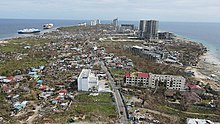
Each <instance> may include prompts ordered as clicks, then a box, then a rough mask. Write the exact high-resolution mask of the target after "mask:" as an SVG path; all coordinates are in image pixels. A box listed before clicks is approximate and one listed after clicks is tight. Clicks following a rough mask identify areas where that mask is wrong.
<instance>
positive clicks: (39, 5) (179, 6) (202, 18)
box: [0, 0, 220, 22]
mask: <svg viewBox="0 0 220 124" xmlns="http://www.w3.org/2000/svg"><path fill="white" fill-rule="evenodd" d="M219 12H220V0H0V18H22V19H23V18H24V19H74V20H82V19H98V18H99V19H102V20H103V19H104V20H111V19H113V18H116V17H118V18H119V19H120V20H140V19H158V20H160V21H189V22H192V21H193V22H220V13H219Z"/></svg>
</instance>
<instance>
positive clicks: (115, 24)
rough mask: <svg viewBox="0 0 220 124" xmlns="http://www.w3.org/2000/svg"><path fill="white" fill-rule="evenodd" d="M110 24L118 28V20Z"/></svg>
mask: <svg viewBox="0 0 220 124" xmlns="http://www.w3.org/2000/svg"><path fill="white" fill-rule="evenodd" d="M112 24H113V25H114V26H115V27H118V18H116V19H113V22H112Z"/></svg>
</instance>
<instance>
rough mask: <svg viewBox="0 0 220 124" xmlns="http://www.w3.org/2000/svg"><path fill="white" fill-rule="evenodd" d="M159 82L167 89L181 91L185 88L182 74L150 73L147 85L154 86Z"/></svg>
mask: <svg viewBox="0 0 220 124" xmlns="http://www.w3.org/2000/svg"><path fill="white" fill-rule="evenodd" d="M157 83H158V84H157ZM160 84H164V85H165V86H166V88H167V89H173V90H180V91H183V90H185V85H186V79H185V78H184V77H182V76H174V75H160V74H150V85H149V87H151V88H155V87H156V86H160Z"/></svg>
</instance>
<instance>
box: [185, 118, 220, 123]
mask: <svg viewBox="0 0 220 124" xmlns="http://www.w3.org/2000/svg"><path fill="white" fill-rule="evenodd" d="M186 121H187V122H186V123H187V124H220V123H215V122H212V121H210V120H206V119H197V118H187V120H186Z"/></svg>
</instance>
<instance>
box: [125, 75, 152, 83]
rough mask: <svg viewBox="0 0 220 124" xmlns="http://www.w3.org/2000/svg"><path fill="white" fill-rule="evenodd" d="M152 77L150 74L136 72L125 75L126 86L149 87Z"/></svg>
mask: <svg viewBox="0 0 220 124" xmlns="http://www.w3.org/2000/svg"><path fill="white" fill-rule="evenodd" d="M149 78H150V75H149V74H148V73H142V72H135V73H130V72H128V73H126V74H125V80H126V81H125V84H126V85H130V86H143V87H148V86H149Z"/></svg>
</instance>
